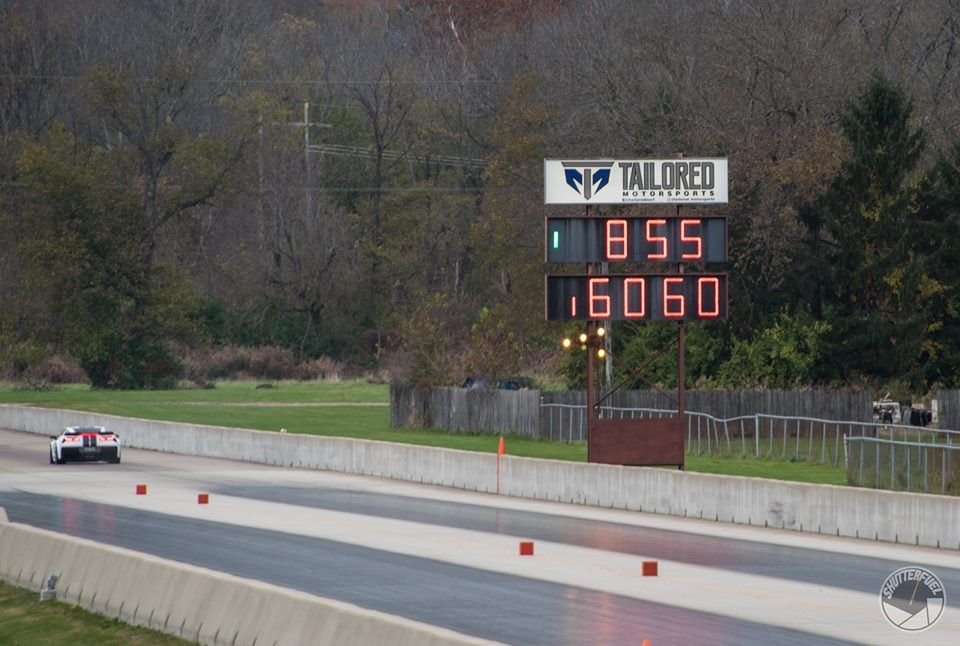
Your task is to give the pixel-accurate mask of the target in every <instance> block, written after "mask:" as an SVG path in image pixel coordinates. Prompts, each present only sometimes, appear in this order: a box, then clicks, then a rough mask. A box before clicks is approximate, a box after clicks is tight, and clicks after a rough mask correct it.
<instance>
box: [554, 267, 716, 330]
mask: <svg viewBox="0 0 960 646" xmlns="http://www.w3.org/2000/svg"><path fill="white" fill-rule="evenodd" d="M546 283H547V285H546V291H547V300H546V316H547V320H548V321H586V320H590V321H701V320H716V319H725V318H726V317H727V276H726V274H616V275H614V274H611V275H579V276H572V275H562V276H549V275H548V276H547V277H546Z"/></svg>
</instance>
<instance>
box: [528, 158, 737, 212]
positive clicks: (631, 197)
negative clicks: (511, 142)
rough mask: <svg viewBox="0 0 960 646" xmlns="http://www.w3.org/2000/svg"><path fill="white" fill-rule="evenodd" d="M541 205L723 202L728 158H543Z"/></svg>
mask: <svg viewBox="0 0 960 646" xmlns="http://www.w3.org/2000/svg"><path fill="white" fill-rule="evenodd" d="M543 188H544V191H543V193H544V203H545V204H725V203H726V202H727V160H726V159H723V158H704V159H688V158H683V159H592V160H587V159H584V160H578V159H570V160H566V159H564V160H560V159H545V160H544V162H543Z"/></svg>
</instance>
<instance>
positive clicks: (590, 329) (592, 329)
mask: <svg viewBox="0 0 960 646" xmlns="http://www.w3.org/2000/svg"><path fill="white" fill-rule="evenodd" d="M586 209H587V214H586V217H588V218H589V217H590V205H589V204H587V206H586ZM593 272H594V263H587V275H591V274H593ZM596 328H597V324H596V322H595V321H591V320H588V321H587V343H588V344H590V343H591V341H592V340H593V338H594V335H595V334H596V331H597V329H596ZM586 396H587V462H590V438H591V434H592V433H593V426H594V424H593V413H594V411H593V402H594V393H593V349H592V348H591V347H590V345H588V346H587V392H586Z"/></svg>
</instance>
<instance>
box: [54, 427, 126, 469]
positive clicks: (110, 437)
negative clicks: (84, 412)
mask: <svg viewBox="0 0 960 646" xmlns="http://www.w3.org/2000/svg"><path fill="white" fill-rule="evenodd" d="M68 461H77V462H79V461H84V462H98V461H102V462H111V463H113V464H119V463H120V436H119V435H117V434H116V433H113V432H111V431H108V430H107V429H106V428H104V427H103V426H68V427H67V428H65V429H63V432H62V433H61V434H60V435H51V436H50V464H64V463H66V462H68Z"/></svg>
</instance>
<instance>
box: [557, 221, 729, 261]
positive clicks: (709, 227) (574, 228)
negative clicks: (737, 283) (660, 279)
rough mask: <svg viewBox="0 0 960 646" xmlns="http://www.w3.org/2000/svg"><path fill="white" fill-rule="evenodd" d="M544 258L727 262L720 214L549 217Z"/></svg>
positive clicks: (724, 236) (558, 259)
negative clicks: (688, 216)
mask: <svg viewBox="0 0 960 646" xmlns="http://www.w3.org/2000/svg"><path fill="white" fill-rule="evenodd" d="M546 232H547V239H546V261H547V262H554V263H563V262H633V263H659V262H667V263H681V262H689V263H702V262H726V260H727V220H726V218H723V217H701V218H679V217H642V218H639V217H633V218H610V217H595V218H594V217H591V218H584V217H563V218H551V217H548V218H547V222H546Z"/></svg>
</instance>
